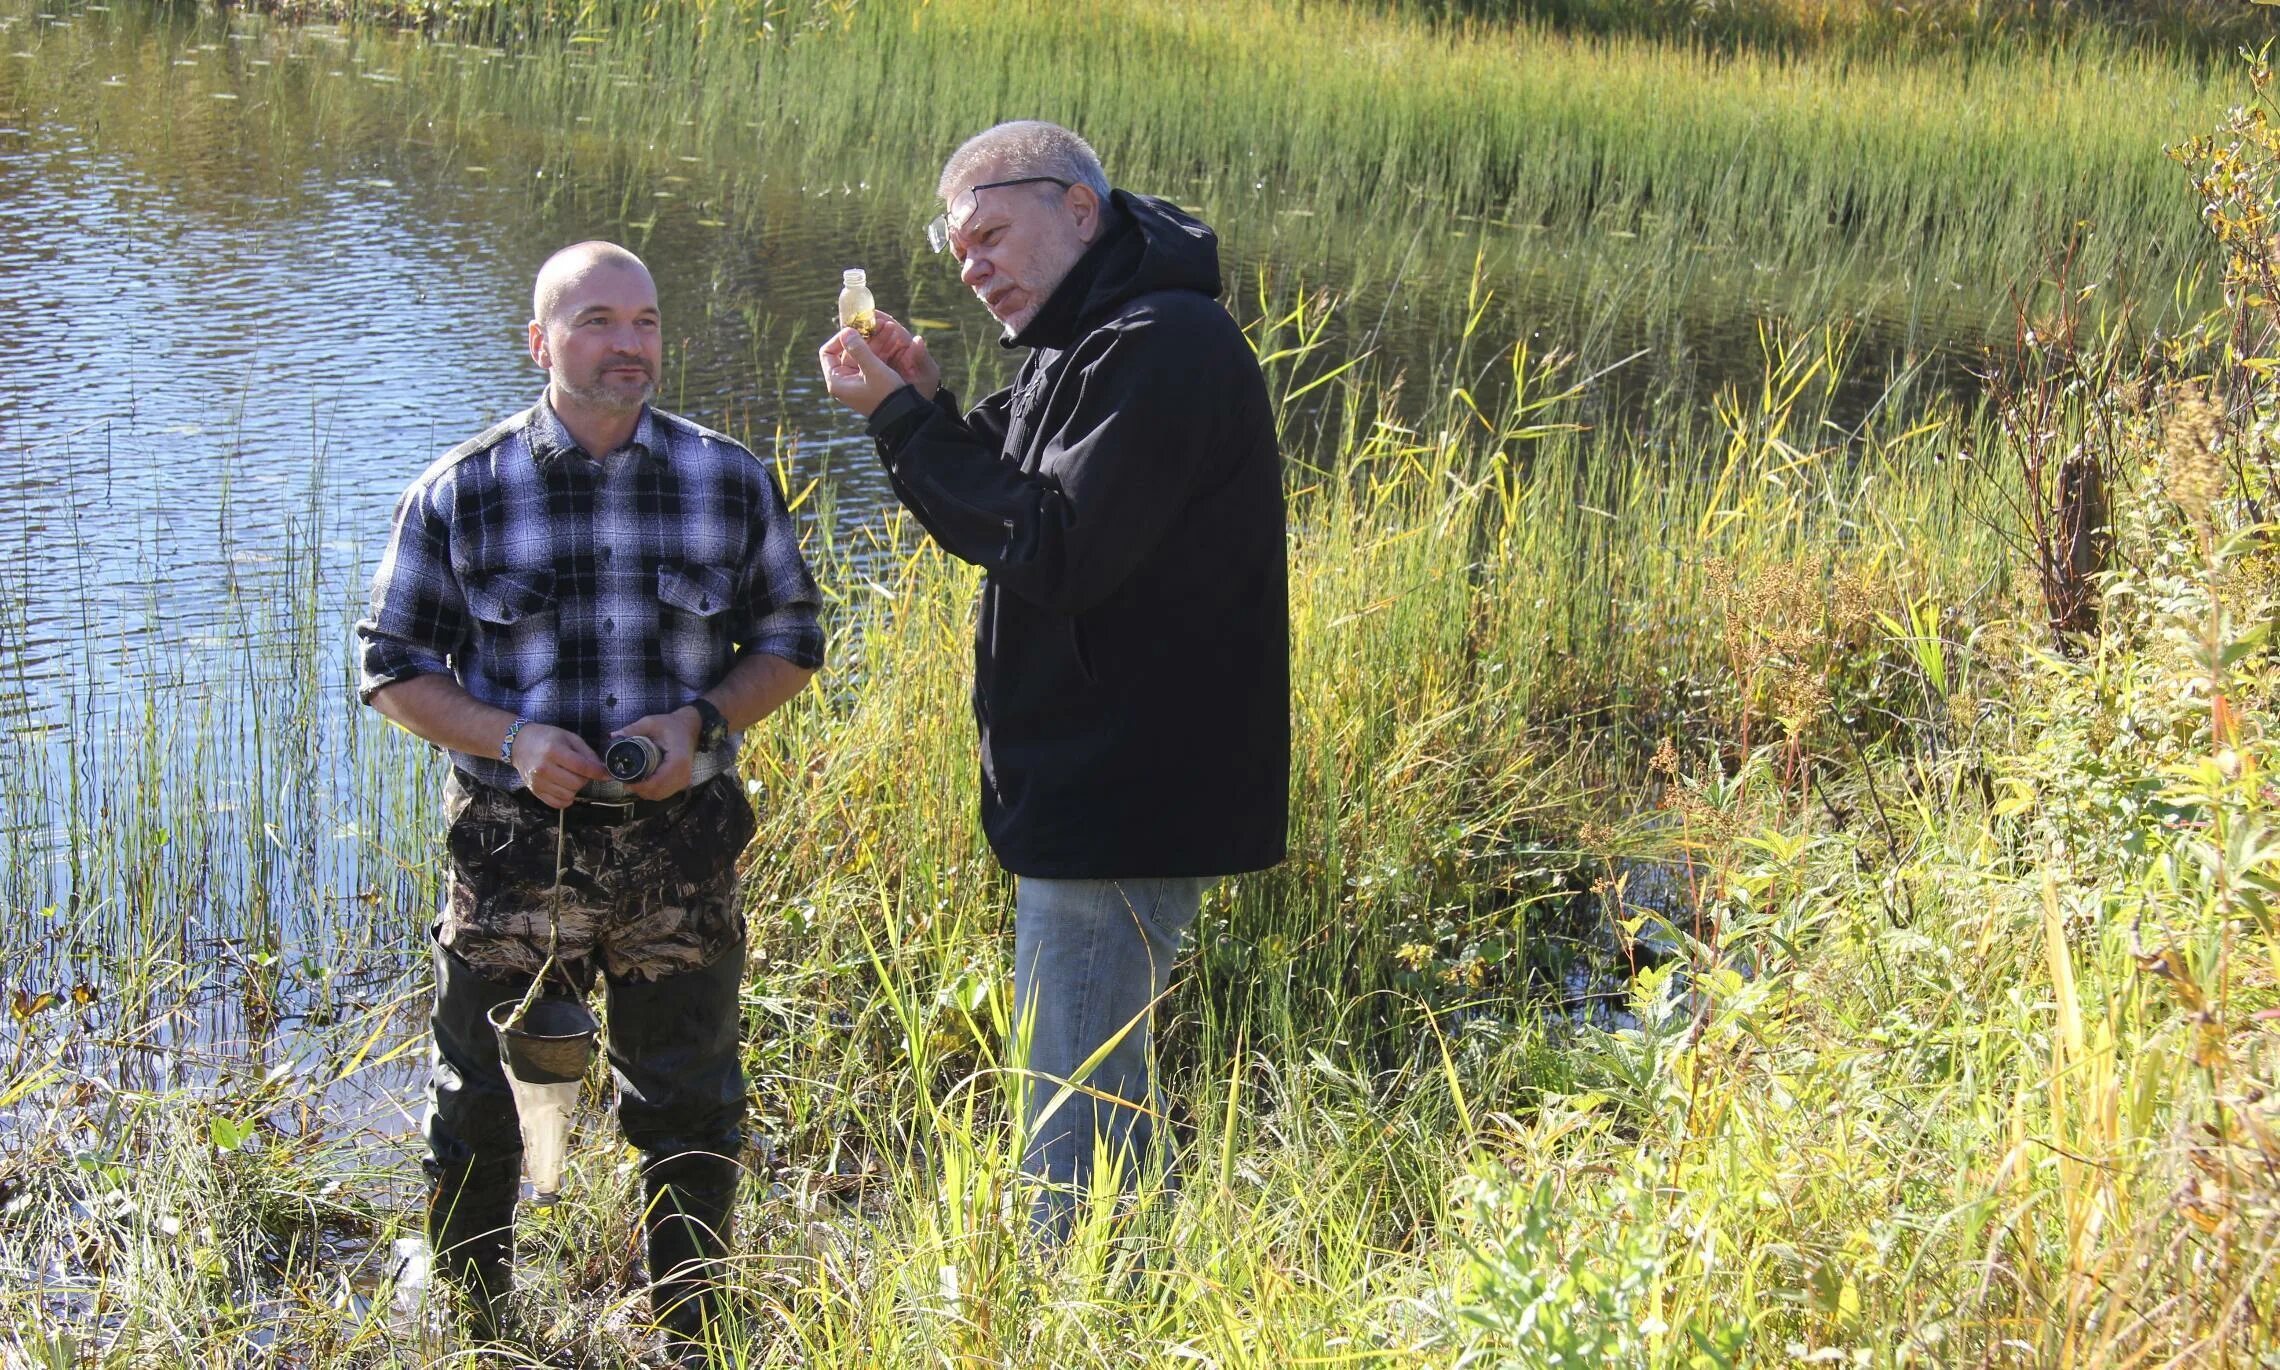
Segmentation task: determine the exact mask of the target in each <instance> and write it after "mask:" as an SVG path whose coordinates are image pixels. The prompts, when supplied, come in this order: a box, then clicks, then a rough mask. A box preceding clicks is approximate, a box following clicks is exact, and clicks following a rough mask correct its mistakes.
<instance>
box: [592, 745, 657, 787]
mask: <svg viewBox="0 0 2280 1370" xmlns="http://www.w3.org/2000/svg"><path fill="white" fill-rule="evenodd" d="M664 763H665V749H664V748H663V747H660V746H658V745H657V744H656V743H654V742H652V741H650V740H649V739H648V738H646V737H634V736H628V737H621V738H619V739H617V740H616V741H615V742H612V743H611V744H610V745H609V746H608V747H607V748H606V749H604V751H603V752H602V766H603V768H604V769H605V770H607V771H608V772H609V773H610V777H611V778H612V779H614V780H616V781H618V782H619V783H621V784H626V785H638V784H640V783H641V782H642V781H644V780H647V779H648V778H649V777H651V776H653V775H655V774H657V768H658V767H659V766H661V765H663V764H664Z"/></svg>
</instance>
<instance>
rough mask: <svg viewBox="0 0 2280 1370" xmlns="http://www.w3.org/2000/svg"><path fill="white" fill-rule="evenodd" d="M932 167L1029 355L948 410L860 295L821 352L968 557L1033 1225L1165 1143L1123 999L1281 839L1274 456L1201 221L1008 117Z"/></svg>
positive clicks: (947, 540)
mask: <svg viewBox="0 0 2280 1370" xmlns="http://www.w3.org/2000/svg"><path fill="white" fill-rule="evenodd" d="M938 193H939V194H940V196H941V200H942V213H941V214H940V215H938V216H937V217H936V218H935V219H934V220H933V222H932V223H930V224H929V225H928V230H927V232H928V238H929V241H930V242H931V244H932V246H933V247H934V249H935V250H936V251H937V252H945V251H946V252H949V253H951V254H952V256H953V257H954V258H955V260H956V261H957V263H958V266H959V274H960V278H961V279H962V280H963V281H964V282H965V284H966V285H967V287H968V288H970V289H971V290H972V291H973V292H974V294H975V295H976V296H977V297H979V298H980V300H981V301H982V304H983V306H984V307H985V308H987V309H988V310H989V312H990V313H991V315H992V316H994V317H995V318H996V319H997V321H998V322H999V323H1000V324H1002V325H1003V326H1004V329H1005V333H1004V337H1003V340H1002V342H1003V345H1004V346H1006V347H1008V348H1024V349H1027V350H1028V355H1027V357H1026V358H1025V359H1024V360H1023V362H1022V364H1021V369H1020V372H1019V374H1018V376H1017V378H1016V379H1015V382H1014V384H1013V385H1012V386H1010V387H1009V388H1007V389H1005V390H1001V391H999V392H998V393H996V394H994V395H991V396H990V397H989V398H987V399H985V400H983V401H982V402H981V403H980V404H978V405H976V406H975V407H974V408H972V409H971V410H961V409H960V407H959V406H958V404H957V403H956V401H955V400H954V399H953V398H952V397H951V395H950V392H949V391H948V390H946V389H944V388H943V387H942V373H941V368H940V367H939V366H937V365H936V364H935V362H934V360H933V359H932V358H931V357H930V356H929V355H928V353H927V349H926V344H925V342H924V341H923V340H922V339H919V338H916V337H914V336H912V334H911V333H910V331H909V330H908V329H907V328H905V327H904V326H903V325H902V324H900V323H898V322H896V321H895V320H894V319H893V318H892V317H890V316H889V315H887V314H884V313H882V314H880V315H878V324H877V327H876V329H875V330H874V331H873V332H872V333H871V335H870V337H869V338H868V339H866V338H863V337H861V336H858V335H857V334H856V333H855V332H854V331H853V330H851V329H850V330H842V331H841V332H839V333H838V334H836V335H835V336H833V337H832V339H831V340H830V341H829V342H827V343H825V344H824V346H823V348H822V350H821V353H820V360H821V363H822V366H823V372H824V379H825V382H826V384H827V385H828V386H829V387H830V390H831V393H832V394H833V395H834V396H835V397H837V398H838V399H839V400H841V401H842V402H843V403H845V404H846V405H848V407H850V408H852V409H854V410H855V411H856V412H857V413H860V414H862V415H864V416H865V417H866V418H867V419H868V421H869V422H868V428H869V432H870V434H871V436H872V437H873V438H874V439H875V440H876V442H877V445H878V450H879V455H880V457H881V459H882V460H883V461H884V462H885V464H886V469H887V475H888V478H889V479H890V480H891V481H892V482H893V484H894V489H895V492H896V494H897V495H898V496H899V497H900V498H901V500H902V502H903V503H904V504H905V505H907V506H908V507H909V509H910V510H911V512H912V513H913V515H915V516H916V517H917V519H918V521H919V522H920V524H921V525H923V526H924V527H925V528H926V530H927V532H928V533H929V534H930V535H931V536H932V537H933V538H934V540H935V541H936V542H937V543H939V544H940V545H941V546H942V547H943V549H944V550H946V551H948V552H950V553H951V554H952V555H954V556H957V557H960V558H962V559H964V560H966V561H969V562H972V563H974V564H976V565H978V566H980V567H982V568H983V569H984V571H985V572H986V573H987V574H986V576H985V578H984V580H983V584H982V601H981V609H980V617H979V621H978V623H977V625H976V629H975V642H974V712H975V717H976V720H977V722H978V723H979V724H980V729H981V771H982V823H983V827H984V829H985V830H986V831H987V833H988V835H989V839H990V843H991V846H992V847H993V848H994V849H995V851H996V853H997V856H998V860H999V862H1000V863H1001V864H1002V865H1003V866H1004V867H1005V868H1006V870H1008V871H1010V872H1011V873H1013V874H1014V875H1015V876H1016V877H1017V886H1016V893H1015V900H1014V1003H1015V1009H1016V1011H1017V1013H1018V1014H1019V1015H1020V1021H1021V1022H1022V1023H1023V1024H1024V1025H1025V1028H1026V1032H1027V1035H1028V1058H1027V1059H1028V1069H1029V1075H1028V1079H1029V1081H1030V1083H1029V1084H1028V1086H1027V1088H1026V1091H1025V1100H1024V1102H1023V1104H1022V1105H1021V1108H1022V1113H1023V1118H1024V1125H1025V1127H1026V1130H1027V1140H1026V1150H1025V1166H1026V1168H1027V1169H1028V1170H1029V1171H1030V1173H1032V1174H1033V1175H1035V1176H1036V1177H1037V1178H1039V1179H1040V1180H1042V1181H1044V1182H1045V1187H1044V1189H1043V1190H1042V1192H1041V1194H1040V1197H1039V1200H1038V1206H1037V1209H1036V1215H1037V1218H1038V1220H1039V1222H1040V1224H1041V1225H1042V1226H1044V1227H1045V1229H1046V1230H1047V1231H1048V1232H1051V1233H1060V1232H1065V1231H1066V1230H1067V1227H1068V1225H1069V1222H1070V1218H1071V1215H1072V1213H1073V1211H1074V1210H1073V1204H1074V1202H1075V1200H1076V1199H1077V1198H1078V1197H1079V1196H1081V1195H1082V1194H1083V1193H1084V1192H1085V1191H1086V1190H1087V1189H1088V1188H1093V1189H1098V1190H1101V1191H1108V1190H1111V1189H1114V1188H1118V1187H1120V1186H1122V1185H1123V1184H1127V1183H1129V1181H1130V1178H1131V1176H1132V1174H1133V1172H1134V1171H1135V1169H1136V1168H1139V1167H1142V1166H1145V1165H1148V1164H1152V1163H1159V1162H1161V1161H1163V1160H1165V1159H1167V1158H1166V1157H1165V1156H1164V1155H1163V1150H1162V1139H1161V1138H1160V1137H1159V1135H1158V1129H1157V1126H1156V1125H1157V1123H1158V1121H1159V1120H1160V1119H1161V1117H1162V1116H1163V1102H1162V1099H1161V1096H1160V1095H1159V1093H1158V1092H1157V1090H1156V1087H1155V1081H1154V1071H1153V1065H1152V1062H1151V1059H1150V1056H1151V1052H1150V1032H1149V1024H1150V1020H1151V1016H1152V1013H1153V1010H1154V1007H1155V1005H1156V1003H1157V1001H1158V1000H1159V999H1161V998H1162V997H1163V995H1164V993H1165V991H1166V989H1167V987H1168V985H1169V983H1170V978H1171V968H1172V961H1173V958H1174V956H1175V955H1176V954H1177V952H1178V949H1179V943H1180V939H1181V936H1182V935H1183V933H1184V932H1185V931H1186V929H1187V927H1188V926H1189V924H1190V923H1192V922H1193V921H1194V920H1195V918H1196V915H1197V912H1198V910H1199V908H1200V906H1201V902H1202V898H1203V894H1204V891H1205V889H1206V888H1207V887H1208V886H1209V885H1210V883H1211V882H1212V881H1213V880H1214V879H1215V878H1217V877H1220V876H1225V875H1232V874H1236V873H1238V872H1243V871H1253V870H1258V869H1261V868H1263V867H1267V866H1271V865H1273V864H1275V863H1276V862H1278V861H1280V860H1281V859H1282V857H1283V851H1284V841H1285V826H1286V822H1287V809H1288V795H1287V791H1288V788H1289V770H1290V723H1289V636H1290V626H1289V609H1288V604H1287V600H1286V592H1285V579H1284V578H1285V572H1284V545H1283V496H1282V471H1281V458H1280V455H1279V453H1278V451H1277V448H1276V443H1275V427H1274V412H1273V407H1272V405H1271V404H1270V403H1269V401H1268V398H1267V389H1266V382H1265V379H1264V378H1263V377H1262V376H1261V374H1260V371H1259V366H1258V361H1257V359H1256V357H1255V356H1254V355H1253V353H1252V351H1251V348H1250V346H1249V344H1248V343H1247V342H1246V341H1245V340H1244V338H1243V334H1242V331H1241V330H1240V329H1239V328H1237V327H1236V324H1235V321H1234V320H1233V319H1232V318H1230V317H1229V316H1228V313H1227V311H1226V310H1225V309H1224V308H1222V307H1221V306H1220V304H1219V303H1218V295H1219V291H1220V283H1219V257H1218V248H1217V245H1216V240H1215V238H1214V237H1213V235H1212V232H1211V230H1210V229H1208V228H1206V227H1205V226H1204V225H1203V224H1202V223H1200V222H1199V221H1197V220H1196V219H1195V218H1194V217H1192V216H1191V215H1189V214H1187V213H1185V212H1183V211H1181V210H1180V209H1178V208H1177V207H1176V206H1174V205H1172V204H1171V203H1170V202H1168V201H1165V200H1161V199H1156V198H1153V197H1150V196H1145V195H1135V194H1132V193H1130V192H1127V191H1123V190H1112V189H1111V188H1110V186H1109V182H1108V178H1107V177H1106V175H1105V174H1104V173H1103V172H1102V170H1101V165H1100V160H1099V158H1097V157H1096V156H1094V154H1093V150H1092V149H1091V148H1090V147H1089V146H1087V145H1086V143H1085V141H1084V140H1083V139H1082V138H1079V137H1078V136H1077V135H1076V134H1074V133H1072V132H1070V131H1069V130H1067V129H1065V128H1061V127H1059V126H1057V125H1054V124H1048V123H1040V122H1036V121H1023V122H1019V123H1010V124H1001V125H999V126H997V127H996V128H992V129H990V130H988V131H987V132H985V133H982V134H980V135H979V136H977V137H975V138H973V139H971V140H970V141H968V142H967V143H966V144H965V145H964V146H962V147H960V148H959V149H958V150H957V152H956V153H954V154H952V156H951V158H950V160H949V162H948V164H947V165H946V166H945V167H944V168H943V172H942V179H941V182H940V184H939V186H938ZM1088 1062H1090V1063H1092V1064H1091V1067H1090V1070H1089V1073H1088V1072H1087V1069H1086V1066H1087V1063H1088ZM1103 1163H1105V1164H1106V1165H1107V1173H1101V1166H1102V1165H1103Z"/></svg>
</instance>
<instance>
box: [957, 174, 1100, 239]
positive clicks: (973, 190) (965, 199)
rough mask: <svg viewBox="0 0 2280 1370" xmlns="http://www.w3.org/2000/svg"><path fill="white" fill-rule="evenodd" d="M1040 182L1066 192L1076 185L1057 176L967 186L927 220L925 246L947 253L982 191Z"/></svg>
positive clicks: (1014, 179)
mask: <svg viewBox="0 0 2280 1370" xmlns="http://www.w3.org/2000/svg"><path fill="white" fill-rule="evenodd" d="M1042 182H1051V183H1052V184H1054V185H1057V186H1059V187H1060V188H1061V189H1063V190H1067V189H1068V188H1069V187H1070V186H1073V185H1075V184H1076V182H1074V181H1064V180H1062V179H1061V178H1060V177H1058V176H1016V177H1014V178H1013V179H1012V180H1010V181H984V182H983V183H982V184H980V185H978V186H968V187H966V189H965V190H964V191H962V192H960V193H959V195H958V197H957V198H956V199H954V200H952V201H951V202H950V204H949V206H948V207H947V208H945V209H944V210H943V211H942V212H941V213H940V214H937V215H935V216H934V217H933V218H932V219H929V220H927V222H926V245H927V246H928V247H931V248H933V249H934V250H935V251H936V252H947V251H949V250H950V235H951V234H952V233H954V232H956V231H957V230H958V229H959V228H960V227H962V226H964V224H965V222H966V220H968V219H971V218H973V217H974V197H975V196H977V195H979V194H981V193H982V192H983V191H985V190H997V189H999V188H1001V187H1004V186H1027V185H1037V184H1040V183H1042Z"/></svg>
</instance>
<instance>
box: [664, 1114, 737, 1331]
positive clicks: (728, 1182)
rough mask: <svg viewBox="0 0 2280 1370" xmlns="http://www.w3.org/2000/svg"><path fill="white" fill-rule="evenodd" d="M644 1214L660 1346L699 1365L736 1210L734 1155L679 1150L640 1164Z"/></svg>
mask: <svg viewBox="0 0 2280 1370" xmlns="http://www.w3.org/2000/svg"><path fill="white" fill-rule="evenodd" d="M641 1180H642V1197H643V1199H644V1200H645V1203H644V1206H643V1210H642V1222H643V1226H644V1228H645V1230H646V1233H647V1236H648V1241H649V1278H650V1281H651V1287H650V1295H649V1301H650V1309H651V1313H652V1315H653V1316H654V1318H655V1320H656V1322H657V1325H658V1326H659V1327H660V1328H662V1329H663V1330H664V1332H665V1348H666V1350H667V1352H668V1353H669V1354H671V1355H672V1356H674V1357H675V1358H676V1359H677V1360H679V1362H680V1363H681V1364H682V1365H683V1366H704V1365H707V1364H709V1363H710V1362H709V1361H708V1360H707V1358H706V1355H705V1333H706V1329H707V1328H708V1327H709V1328H713V1329H715V1336H716V1337H717V1336H718V1329H719V1327H720V1324H721V1306H722V1297H721V1292H720V1287H719V1282H720V1277H721V1274H722V1273H723V1272H722V1269H721V1264H720V1261H721V1257H722V1256H723V1255H724V1254H725V1253H726V1252H727V1250H728V1236H729V1231H728V1229H729V1220H730V1218H731V1216H732V1215H733V1214H734V1213H735V1211H736V1181H737V1165H736V1162H735V1161H733V1160H731V1159H729V1158H728V1157H726V1156H716V1155H713V1154H711V1153H709V1152H701V1151H700V1152H684V1153H682V1154H680V1155H677V1156H669V1157H666V1158H665V1159H663V1160H659V1161H654V1162H652V1163H650V1164H649V1165H647V1166H646V1167H644V1169H643V1171H642V1177H641Z"/></svg>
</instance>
